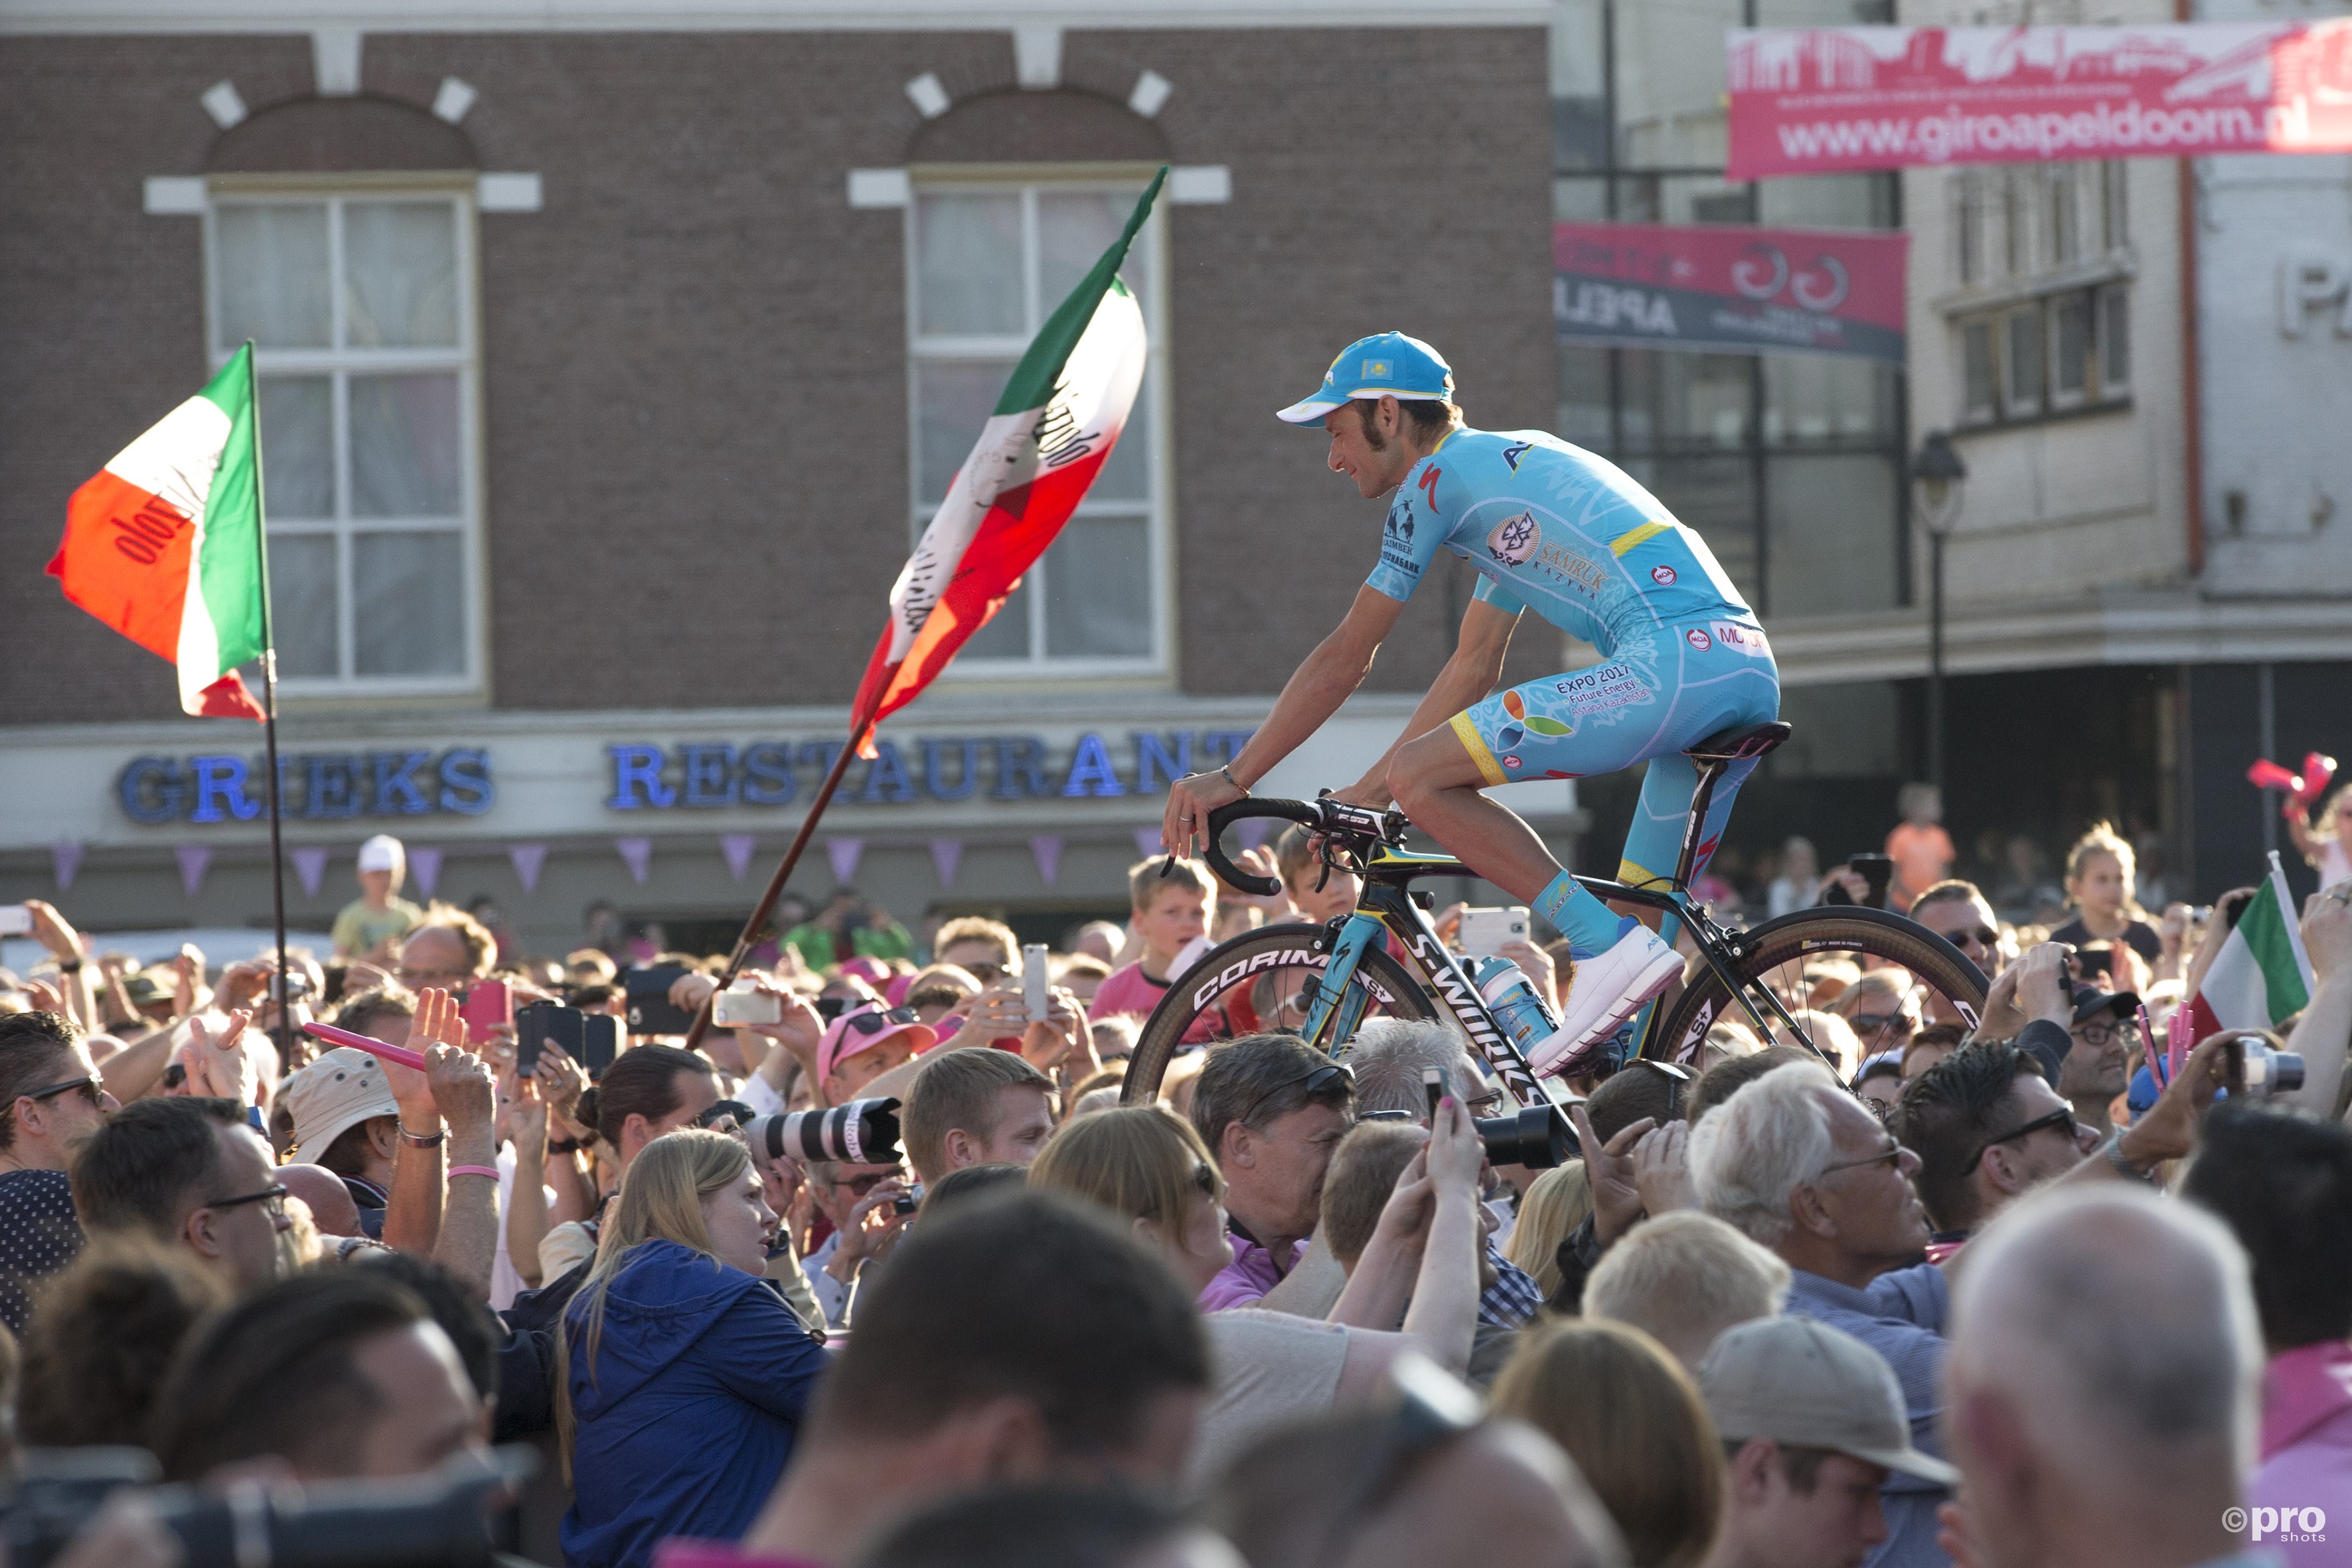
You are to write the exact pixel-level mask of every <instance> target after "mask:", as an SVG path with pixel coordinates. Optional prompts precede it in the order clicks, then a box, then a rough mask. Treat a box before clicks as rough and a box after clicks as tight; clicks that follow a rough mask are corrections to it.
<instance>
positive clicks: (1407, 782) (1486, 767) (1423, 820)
mask: <svg viewBox="0 0 2352 1568" xmlns="http://www.w3.org/2000/svg"><path fill="white" fill-rule="evenodd" d="M1668 707H1669V704H1668V703H1667V702H1666V701H1664V698H1663V694H1662V693H1661V692H1660V691H1659V689H1658V686H1657V683H1656V681H1655V680H1654V679H1653V678H1652V676H1651V675H1650V674H1649V673H1648V671H1647V669H1646V668H1643V666H1640V665H1637V664H1635V663H1633V662H1632V661H1629V660H1627V659H1622V658H1619V659H1612V660H1610V661H1609V662H1608V663H1606V664H1601V665H1597V666H1595V667H1594V668H1591V669H1586V670H1580V671H1577V672H1575V673H1573V674H1568V675H1556V676H1550V677H1547V678H1546V679H1541V680H1533V681H1529V682H1528V683H1527V684H1526V685H1524V686H1517V687H1513V688H1511V689H1508V690H1506V691H1501V692H1497V693H1496V694H1495V695H1494V696H1492V697H1489V698H1487V699H1486V700H1485V701H1483V702H1480V703H1478V704H1476V705H1475V706H1474V707H1472V708H1471V709H1470V710H1468V711H1466V712H1464V713H1460V714H1457V715H1455V717H1454V720H1453V721H1452V722H1451V723H1449V724H1448V725H1446V726H1445V727H1444V728H1443V729H1439V730H1433V731H1430V732H1429V733H1428V734H1426V735H1423V736H1422V737H1420V738H1419V739H1418V740H1415V741H1413V742H1411V743H1410V744H1408V745H1406V746H1405V747H1404V748H1403V749H1402V751H1400V752H1398V753H1397V758H1396V762H1395V763H1393V764H1391V768H1390V773H1389V787H1390V791H1391V794H1393V795H1395V796H1396V798H1397V804H1398V805H1400V806H1402V807H1403V808H1404V812H1405V815H1406V816H1410V817H1411V818H1412V820H1413V821H1414V822H1415V823H1416V824H1418V825H1419V826H1421V827H1423V828H1424V829H1426V830H1427V831H1428V832H1429V833H1430V834H1431V835H1432V836H1433V837H1435V838H1436V839H1437V841H1438V842H1439V843H1440V844H1443V845H1444V847H1446V848H1448V849H1450V850H1452V851H1453V852H1454V854H1455V855H1457V856H1459V857H1461V858H1462V860H1463V862H1464V863H1465V865H1467V866H1469V867H1470V868H1471V869H1473V870H1475V871H1476V872H1477V873H1478V874H1479V875H1480V876H1482V877H1484V878H1486V879H1487V880H1488V881H1490V882H1493V883H1494V884H1495V885H1496V886H1497V887H1499V888H1501V889H1504V890H1505V891H1507V892H1508V893H1510V894H1511V895H1512V896H1513V897H1514V898H1520V899H1525V900H1528V904H1529V906H1530V907H1531V908H1533V909H1535V910H1537V911H1538V913H1540V914H1541V915H1542V916H1543V917H1544V918H1545V919H1546V920H1548V921H1550V922H1551V923H1552V924H1553V925H1554V926H1556V927H1558V928H1559V930H1560V931H1562V932H1564V933H1565V934H1566V935H1567V936H1568V937H1569V939H1570V942H1571V943H1572V944H1573V945H1574V946H1575V947H1576V949H1577V951H1578V952H1599V951H1601V949H1603V948H1606V947H1608V946H1610V945H1611V944H1612V943H1613V942H1615V941H1616V940H1617V939H1618V938H1619V937H1620V936H1621V935H1622V934H1623V932H1624V931H1626V930H1627V929H1629V928H1630V926H1631V925H1632V923H1633V922H1631V921H1626V920H1624V919H1622V917H1620V916H1618V915H1617V914H1615V913H1613V912H1612V911H1611V910H1610V909H1609V907H1608V906H1607V905H1606V904H1604V903H1602V902H1601V900H1599V899H1597V898H1594V897H1593V896H1592V895H1591V893H1589V892H1586V891H1585V890H1584V889H1583V888H1582V887H1580V885H1579V884H1578V883H1577V881H1576V879H1575V878H1573V877H1572V876H1570V875H1569V874H1568V873H1567V872H1565V871H1563V870H1562V869H1561V868H1560V865H1559V861H1558V860H1556V859H1554V858H1552V855H1551V852H1550V851H1549V850H1548V849H1546V848H1545V847H1543V841H1542V840H1541V839H1540V838H1538V837H1536V834H1535V831H1534V830H1533V829H1532V828H1530V827H1528V825H1527V824H1526V823H1525V822H1523V821H1521V820H1520V819H1519V817H1518V816H1517V814H1516V813H1515V812H1513V811H1511V810H1510V809H1509V808H1508V807H1507V806H1505V805H1502V804H1501V803H1499V802H1496V801H1493V800H1489V799H1487V798H1486V796H1485V795H1482V794H1480V793H1479V792H1480V791H1482V790H1484V789H1486V788H1488V787H1490V786H1492V785H1495V784H1514V783H1519V782H1522V781H1525V780H1529V779H1544V778H1553V779H1570V778H1583V777H1588V776H1591V775H1592V774H1596V773H1615V772H1616V771H1618V770H1619V769H1621V768H1624V767H1629V766H1631V765H1632V764H1633V763H1636V762H1639V761H1640V760H1641V759H1642V758H1643V756H1644V755H1646V754H1648V748H1649V747H1650V746H1651V745H1652V743H1653V742H1654V739H1655V735H1656V731H1657V728H1658V718H1659V716H1660V715H1661V714H1663V713H1664V711H1665V710H1667V708H1668Z"/></svg>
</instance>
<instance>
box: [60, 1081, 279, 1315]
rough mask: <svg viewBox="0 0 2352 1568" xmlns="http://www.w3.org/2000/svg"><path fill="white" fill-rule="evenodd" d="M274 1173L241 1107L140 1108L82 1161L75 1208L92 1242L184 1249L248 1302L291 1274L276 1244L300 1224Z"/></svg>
mask: <svg viewBox="0 0 2352 1568" xmlns="http://www.w3.org/2000/svg"><path fill="white" fill-rule="evenodd" d="M276 1164H277V1162H276V1160H275V1159H274V1158H273V1157H272V1156H271V1152H270V1148H269V1145H268V1142H265V1141H264V1140H263V1138H262V1136H261V1134H260V1133H258V1132H257V1131H254V1130H253V1128H252V1127H250V1126H248V1125H247V1122H246V1119H245V1115H244V1113H243V1111H242V1110H241V1109H240V1108H239V1107H238V1105H237V1104H236V1101H234V1100H215V1099H210V1098H205V1097H199V1096H193V1095H191V1096H184V1097H179V1098H173V1099H165V1100H138V1101H135V1102H133V1103H132V1104H131V1105H130V1106H127V1107H125V1108H124V1109H123V1110H120V1111H117V1112H116V1113H115V1114H114V1115H113V1116H112V1117H110V1118H109V1119H108V1121H106V1122H105V1124H104V1125H102V1126H101V1127H100V1128H99V1130H98V1131H97V1132H95V1133H94V1134H93V1135H92V1136H91V1137H90V1139H89V1142H86V1143H85V1144H84V1145H83V1146H82V1149H81V1152H79V1154H78V1155H77V1156H75V1159H74V1164H73V1195H74V1208H75V1210H76V1212H77V1213H79V1215H80V1216H81V1223H82V1228H83V1229H84V1230H86V1231H88V1232H89V1234H90V1235H92V1236H100V1235H130V1236H134V1237H145V1238H147V1239H150V1240H153V1241H161V1242H164V1243H166V1244H169V1245H172V1246H174V1247H182V1248H184V1249H185V1250H186V1251H188V1252H190V1253H192V1254H194V1257H195V1258H196V1260H197V1261H198V1262H199V1263H202V1264H204V1265H205V1266H206V1267H208V1268H212V1269H213V1270H214V1271H215V1272H216V1273H218V1274H219V1275H220V1276H221V1278H222V1279H224V1280H226V1282H227V1284H228V1286H229V1288H230V1289H233V1290H236V1291H238V1292H240V1293H242V1292H245V1291H248V1290H254V1289H259V1288H260V1287H262V1286H264V1285H267V1284H268V1283H270V1282H271V1281H272V1280H274V1279H278V1277H279V1275H280V1274H281V1273H282V1272H283V1270H284V1262H283V1258H282V1253H281V1250H280V1248H279V1247H278V1237H279V1236H280V1235H282V1234H283V1233H285V1232H286V1231H287V1230H288V1229H289V1228H290V1227H291V1226H292V1225H293V1223H294V1222H293V1220H292V1218H291V1217H290V1216H289V1215H288V1213H287V1211H286V1189H285V1188H284V1187H282V1186H280V1185H278V1182H277V1179H276Z"/></svg>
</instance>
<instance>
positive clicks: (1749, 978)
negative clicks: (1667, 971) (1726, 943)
mask: <svg viewBox="0 0 2352 1568" xmlns="http://www.w3.org/2000/svg"><path fill="white" fill-rule="evenodd" d="M1731 950H1732V952H1733V954H1734V958H1733V963H1732V970H1733V973H1735V974H1737V975H1738V979H1739V982H1740V984H1741V986H1742V988H1743V989H1745V988H1747V987H1748V986H1750V985H1753V984H1757V983H1759V982H1761V983H1762V984H1764V985H1765V986H1766V988H1767V989H1769V990H1770V991H1771V992H1772V993H1773V994H1775V995H1777V996H1779V997H1780V1000H1781V1005H1783V1006H1786V1007H1787V1008H1788V1009H1789V1010H1790V1012H1797V1011H1800V1010H1811V1011H1820V1010H1825V1009H1824V1008H1816V1007H1815V1005H1814V1000H1813V991H1814V988H1815V986H1816V984H1818V977H1817V976H1808V974H1807V973H1806V971H1807V968H1808V966H1809V965H1818V964H1819V963H1821V962H1822V960H1823V959H1830V958H1844V959H1851V960H1853V961H1854V962H1855V963H1857V964H1858V965H1859V966H1860V967H1861V968H1862V969H1863V970H1864V971H1865V972H1867V971H1869V970H1871V969H1874V968H1884V967H1886V966H1888V965H1893V966H1895V968H1898V969H1901V970H1903V971H1906V973H1907V975H1908V979H1907V981H1906V984H1905V988H1904V992H1903V995H1902V1005H1901V1008H1900V1009H1899V1011H1900V1012H1902V1013H1903V1014H1905V1015H1906V1016H1908V1015H1910V1014H1912V1013H1914V1012H1916V1015H1917V1016H1918V1018H1919V1020H1920V1023H1921V1026H1926V1025H1928V1024H1935V1023H1958V1024H1959V1025H1960V1026H1962V1027H1963V1028H1966V1029H1973V1028H1975V1027H1976V1026H1977V1020H1978V1019H1979V1017H1980V1016H1983V1013H1984V1000H1985V987H1986V984H1987V982H1986V979H1985V976H1984V973H1983V972H1982V971H1980V970H1979V969H1978V968H1977V966H1976V965H1975V964H1973V963H1969V960H1968V958H1967V956H1966V955H1965V954H1963V953H1962V952H1960V950H1959V949H1958V948H1957V947H1954V946H1953V945H1952V944H1951V943H1950V942H1946V941H1945V940H1944V939H1943V938H1942V937H1940V936H1937V934H1936V933H1935V932H1934V931H1929V930H1928V929H1927V927H1925V926H1923V925H1918V924H1916V923H1915V922H1913V921H1907V920H1906V919H1904V918H1903V917H1902V916H1901V915H1897V914H1890V913H1888V912H1887V911H1886V910H1873V909H1864V908H1854V909H1840V910H1835V911H1834V912H1832V910H1827V909H1811V910H1797V911H1796V912H1795V913H1793V914H1787V915H1782V916H1781V917H1780V919H1779V920H1776V921H1766V922H1765V923H1764V924H1762V925H1760V926H1758V927H1757V928H1756V929H1755V930H1753V931H1743V932H1741V933H1739V934H1738V936H1736V937H1734V938H1733V939H1732V942H1731ZM1915 1003H1916V1007H1915V1006H1914V1004H1915ZM1765 1017H1766V1018H1767V1020H1768V1021H1773V1022H1777V1020H1773V1019H1772V1016H1771V1014H1770V1012H1769V1010H1767V1011H1766V1013H1765ZM1727 1021H1729V1022H1737V1023H1739V1024H1742V1025H1745V1026H1748V1028H1750V1029H1751V1030H1752V1029H1753V1027H1754V1024H1753V1021H1752V1020H1750V1019H1749V1018H1748V1013H1747V1009H1745V1008H1744V1007H1742V1006H1741V1005H1740V1004H1739V1002H1738V999H1737V998H1735V997H1734V996H1733V995H1732V994H1731V991H1730V988H1729V987H1727V986H1726V985H1725V984H1724V983H1723V977H1722V976H1721V975H1719V974H1717V973H1716V972H1715V970H1714V968H1713V967H1712V966H1708V967H1704V968H1702V969H1701V970H1700V971H1699V972H1698V974H1697V975H1696V977H1695V978H1694V979H1693V980H1692V981H1691V982H1690V984H1688V985H1686V986H1685V988H1684V990H1683V994H1682V996H1681V998H1680V999H1679V1000H1678V1001H1677V1002H1676V1003H1675V1007H1674V1011H1673V1012H1671V1013H1669V1014H1668V1015H1667V1016H1666V1018H1665V1021H1664V1024H1663V1025H1662V1026H1660V1027H1659V1028H1658V1029H1657V1031H1656V1032H1655V1033H1654V1034H1653V1035H1652V1036H1651V1037H1650V1040H1649V1042H1648V1043H1647V1046H1646V1047H1645V1048H1644V1050H1643V1055H1644V1056H1651V1057H1658V1058H1664V1060H1667V1061H1674V1062H1682V1063H1685V1064H1688V1063H1691V1062H1695V1061H1696V1060H1697V1059H1698V1054H1699V1047H1701V1045H1703V1044H1704V1043H1705V1041H1706V1032H1707V1030H1708V1029H1709V1028H1710V1027H1712V1026H1714V1025H1716V1024H1718V1023H1723V1022H1727ZM1910 1037H1911V1031H1910V1030H1909V1029H1908V1028H1906V1027H1904V1026H1901V1025H1900V1024H1899V1023H1898V1022H1897V1021H1896V1020H1895V1016H1893V1015H1889V1016H1888V1021H1887V1022H1886V1023H1885V1024H1882V1025H1879V1026H1877V1027H1876V1029H1875V1030H1874V1031H1867V1030H1866V1031H1863V1032H1860V1033H1858V1038H1860V1043H1861V1046H1862V1054H1863V1058H1864V1059H1865V1060H1866V1059H1868V1058H1870V1057H1871V1056H1873V1055H1874V1054H1875V1053H1877V1052H1879V1051H1882V1050H1890V1049H1893V1048H1895V1047H1896V1046H1897V1045H1900V1044H1903V1043H1905V1042H1906V1041H1907V1040H1908V1039H1909V1038H1910ZM1809 1039H1810V1037H1809ZM1810 1043H1813V1044H1820V1043H1822V1042H1818V1041H1811V1042H1810Z"/></svg>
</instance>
